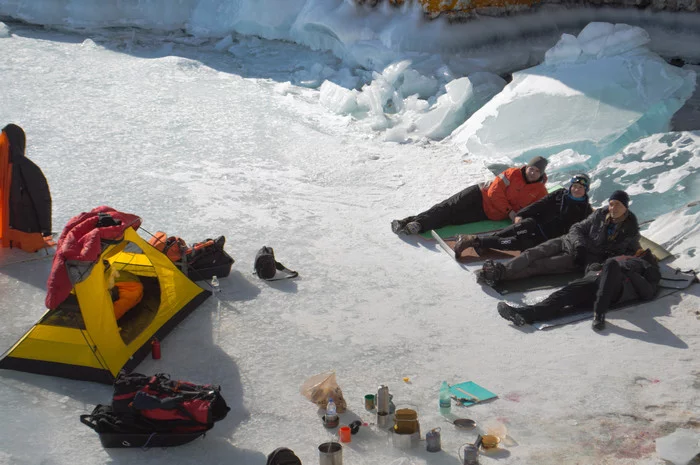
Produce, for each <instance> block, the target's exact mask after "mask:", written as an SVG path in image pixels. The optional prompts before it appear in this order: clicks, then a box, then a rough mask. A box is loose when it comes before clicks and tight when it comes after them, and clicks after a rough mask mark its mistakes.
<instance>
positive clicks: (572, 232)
mask: <svg viewBox="0 0 700 465" xmlns="http://www.w3.org/2000/svg"><path fill="white" fill-rule="evenodd" d="M598 216H600V213H598V212H594V213H591V214H590V215H588V218H586V219H585V220H583V221H579V222H578V223H574V224H573V226H571V229H569V232H568V234H567V238H568V239H569V241H570V242H571V245H572V246H573V249H577V248H579V247H585V246H586V237H587V236H588V234H589V232H590V230H591V227H592V226H593V224H594V223H595V222H596V221H598Z"/></svg>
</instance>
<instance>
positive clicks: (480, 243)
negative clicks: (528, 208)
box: [474, 218, 544, 251]
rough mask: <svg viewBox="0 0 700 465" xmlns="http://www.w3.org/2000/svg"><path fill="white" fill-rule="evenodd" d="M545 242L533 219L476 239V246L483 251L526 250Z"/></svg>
mask: <svg viewBox="0 0 700 465" xmlns="http://www.w3.org/2000/svg"><path fill="white" fill-rule="evenodd" d="M543 240H544V238H543V237H542V235H541V234H540V233H539V231H538V228H537V222H535V220H534V219H533V218H527V219H525V220H523V221H521V222H520V223H518V224H513V225H511V226H508V227H507V228H503V229H501V230H500V231H496V232H494V233H493V234H486V235H482V236H478V237H477V238H476V240H475V241H474V242H475V246H477V247H481V248H483V249H498V250H520V251H523V250H526V249H529V248H531V247H534V246H536V245H538V244H539V243H541V242H542V241H543Z"/></svg>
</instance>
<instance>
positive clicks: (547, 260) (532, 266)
mask: <svg viewBox="0 0 700 465" xmlns="http://www.w3.org/2000/svg"><path fill="white" fill-rule="evenodd" d="M576 269H577V268H576V265H575V264H574V259H573V257H572V256H571V255H568V254H566V253H563V248H562V239H561V238H559V237H557V238H555V239H550V240H548V241H547V242H544V243H542V244H540V245H538V246H537V247H533V248H531V249H527V250H526V251H524V252H523V253H522V254H520V255H519V256H517V257H515V258H513V259H511V260H509V261H507V262H506V263H505V265H504V267H503V272H502V273H501V280H503V281H509V280H515V279H523V278H527V277H530V276H538V275H544V274H557V273H568V272H570V271H575V270H576Z"/></svg>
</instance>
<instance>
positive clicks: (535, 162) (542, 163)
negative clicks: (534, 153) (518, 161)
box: [527, 156, 548, 173]
mask: <svg viewBox="0 0 700 465" xmlns="http://www.w3.org/2000/svg"><path fill="white" fill-rule="evenodd" d="M547 163H548V162H547V159H546V158H544V157H539V156H538V157H535V158H533V159H532V160H530V163H528V164H527V166H536V167H537V168H538V169H539V170H540V171H541V172H542V173H544V169H545V168H547Z"/></svg>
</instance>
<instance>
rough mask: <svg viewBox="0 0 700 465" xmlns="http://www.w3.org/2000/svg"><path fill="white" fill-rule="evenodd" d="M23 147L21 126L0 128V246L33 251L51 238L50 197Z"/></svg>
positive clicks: (44, 181) (23, 140) (11, 125)
mask: <svg viewBox="0 0 700 465" xmlns="http://www.w3.org/2000/svg"><path fill="white" fill-rule="evenodd" d="M26 144H27V139H26V135H25V133H24V130H23V129H22V128H21V127H19V126H17V125H16V124H8V125H7V126H5V127H4V128H3V129H2V133H1V134H0V245H2V246H3V247H18V248H21V249H22V250H25V251H26V252H36V251H37V250H39V249H41V248H43V247H46V246H47V243H45V239H44V238H50V237H51V194H50V192H49V185H48V183H47V182H46V178H45V177H44V174H43V173H42V171H41V169H40V168H39V167H38V166H37V165H36V164H35V163H34V162H32V161H31V160H30V159H28V158H27V157H26V155H25V148H26ZM8 181H9V184H7V182H8ZM48 245H50V244H48Z"/></svg>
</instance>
